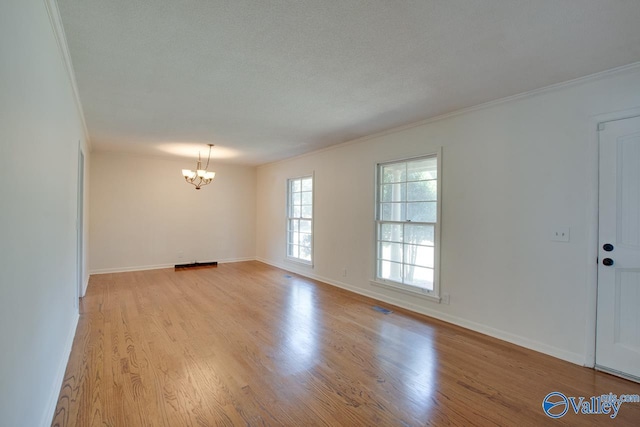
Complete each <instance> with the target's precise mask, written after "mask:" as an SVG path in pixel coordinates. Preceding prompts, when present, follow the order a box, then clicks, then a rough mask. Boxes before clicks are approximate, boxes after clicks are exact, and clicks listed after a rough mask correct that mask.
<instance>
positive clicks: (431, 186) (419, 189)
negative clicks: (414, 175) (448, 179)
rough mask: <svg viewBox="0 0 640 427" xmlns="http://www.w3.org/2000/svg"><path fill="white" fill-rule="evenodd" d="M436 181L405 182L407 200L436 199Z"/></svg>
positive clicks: (424, 200) (425, 200) (422, 200)
mask: <svg viewBox="0 0 640 427" xmlns="http://www.w3.org/2000/svg"><path fill="white" fill-rule="evenodd" d="M437 192H438V181H434V180H431V181H416V182H409V183H407V200H408V201H410V202H427V201H429V202H430V201H436V200H437Z"/></svg>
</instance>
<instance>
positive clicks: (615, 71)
mask: <svg viewBox="0 0 640 427" xmlns="http://www.w3.org/2000/svg"><path fill="white" fill-rule="evenodd" d="M636 70H640V61H638V62H633V63H631V64H627V65H623V66H621V67H616V68H611V69H609V70H605V71H600V72H598V73H595V74H589V75H588V76H584V77H578V78H576V79H572V80H567V81H564V82H560V83H556V84H552V85H549V86H545V87H541V88H539V89H533V90H530V91H527V92H522V93H518V94H516V95H511V96H507V97H504V98H499V99H496V100H493V101H488V102H483V103H482V104H477V105H472V106H470V107H465V108H461V109H459V110H455V111H451V112H449V113H444V114H440V115H437V116H433V117H428V118H426V119H422V120H420V121H417V122H413V123H408V124H406V125H401V126H396V127H393V128H391V129H386V130H383V131H380V132H376V133H373V134H371V135H365V136H361V137H359V138H356V139H352V140H349V141H345V142H341V143H338V144H334V145H330V146H328V147H324V148H320V149H318V150H313V151H310V152H308V153H303V154H299V155H297V156H293V157H289V158H286V159H282V160H276V161H274V162H267V163H263V164H259V165H257V166H256V168H257V169H261V168H263V167H267V166H273V165H276V164H278V163H286V162H289V161H292V160H297V159H300V158H303V157H307V156H311V155H314V154H318V153H322V152H324V151H329V150H335V149H337V148H341V147H346V146H348V145H352V144H357V143H360V142H363V141H367V140H369V139H374V138H379V137H381V136H385V135H389V134H392V133H396V132H402V131H404V130H407V129H412V128H415V127H419V126H423V125H426V124H429V123H433V122H437V121H440V120H445V119H449V118H451V117H456V116H461V115H464V114H468V113H471V112H473V111H478V110H484V109H486V108H491V107H495V106H497V105H501V104H506V103H509V102H514V101H519V100H521V99H525V98H532V97H534V96H538V95H541V94H544V93H549V92H555V91H558V90H561V89H564V88H568V87H573V86H579V85H582V84H585V83H590V82H592V81H596V80H601V79H605V78H608V77H611V76H615V75H619V74H623V73H625V72H629V71H636Z"/></svg>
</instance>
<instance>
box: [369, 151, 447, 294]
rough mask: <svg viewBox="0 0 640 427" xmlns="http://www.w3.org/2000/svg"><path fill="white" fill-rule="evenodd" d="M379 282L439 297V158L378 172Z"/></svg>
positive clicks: (397, 164)
mask: <svg viewBox="0 0 640 427" xmlns="http://www.w3.org/2000/svg"><path fill="white" fill-rule="evenodd" d="M377 172H378V173H377V213H376V246H377V249H376V252H377V256H376V258H377V259H376V282H378V283H382V284H388V285H392V286H396V287H397V286H400V287H402V288H404V289H406V290H411V291H414V292H419V293H423V294H427V295H431V296H434V297H437V296H438V282H437V278H438V271H437V266H438V259H439V255H438V244H437V241H438V238H439V236H438V235H439V227H438V211H439V209H438V207H439V206H438V156H437V155H431V156H427V157H421V158H416V159H410V160H405V161H398V162H392V163H383V164H379V165H378V171H377Z"/></svg>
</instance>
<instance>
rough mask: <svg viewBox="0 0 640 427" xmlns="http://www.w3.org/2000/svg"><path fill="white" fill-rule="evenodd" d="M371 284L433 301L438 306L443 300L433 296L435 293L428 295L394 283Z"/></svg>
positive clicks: (374, 282) (377, 282)
mask: <svg viewBox="0 0 640 427" xmlns="http://www.w3.org/2000/svg"><path fill="white" fill-rule="evenodd" d="M369 283H371V284H372V285H373V286H378V287H381V288H386V289H391V290H393V291H397V292H402V293H403V294H407V295H411V296H413V297H418V298H422V299H425V300H427V301H431V302H436V303H438V304H440V302H441V299H440V297H439V296H437V295H435V294H433V293H427V292H426V291H420V290H417V289H416V290H413V289H411V288H410V287H409V286H402V285H396V284H393V283H388V282H379V281H377V280H370V281H369Z"/></svg>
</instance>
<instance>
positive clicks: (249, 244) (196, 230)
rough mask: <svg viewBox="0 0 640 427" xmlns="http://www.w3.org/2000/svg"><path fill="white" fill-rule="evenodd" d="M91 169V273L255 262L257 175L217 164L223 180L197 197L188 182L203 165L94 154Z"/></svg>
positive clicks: (246, 169) (218, 177) (247, 169)
mask: <svg viewBox="0 0 640 427" xmlns="http://www.w3.org/2000/svg"><path fill="white" fill-rule="evenodd" d="M91 162H92V163H91V178H90V181H91V195H90V211H91V224H90V259H91V260H90V269H91V272H93V273H101V272H111V271H126V270H137V269H147V268H156V267H168V266H173V265H174V264H181V263H187V262H193V261H198V262H203V261H218V262H225V261H234V260H244V259H254V257H255V224H256V221H255V196H256V195H255V188H256V181H255V180H256V174H255V168H254V167H247V166H234V165H225V164H218V163H216V162H215V161H212V163H213V168H211V167H210V169H211V170H213V171H215V172H216V177H215V179H214V180H213V182H212V183H211V184H209V185H207V186H205V187H202V188H201V189H200V190H195V188H194V187H193V186H192V185H190V184H187V183H185V181H184V178H183V177H182V174H181V170H182V169H193V168H194V167H195V160H190V159H183V160H175V159H167V158H161V157H143V156H139V155H132V154H126V153H106V152H100V153H99V152H93V153H92V154H91ZM180 253H182V258H180Z"/></svg>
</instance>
